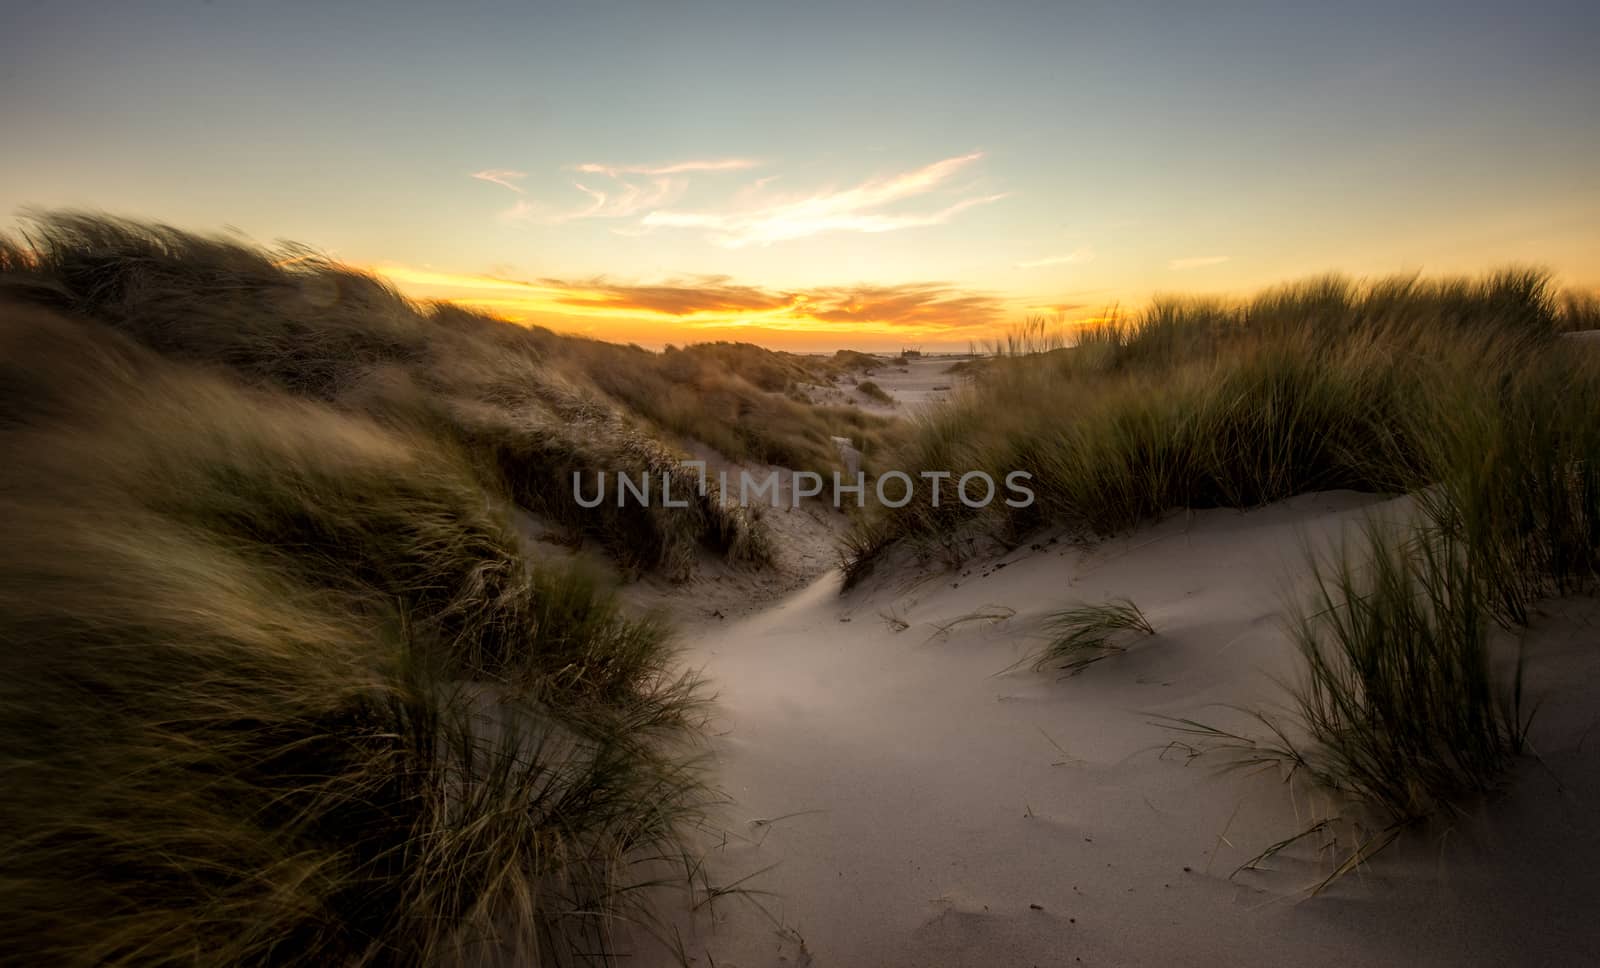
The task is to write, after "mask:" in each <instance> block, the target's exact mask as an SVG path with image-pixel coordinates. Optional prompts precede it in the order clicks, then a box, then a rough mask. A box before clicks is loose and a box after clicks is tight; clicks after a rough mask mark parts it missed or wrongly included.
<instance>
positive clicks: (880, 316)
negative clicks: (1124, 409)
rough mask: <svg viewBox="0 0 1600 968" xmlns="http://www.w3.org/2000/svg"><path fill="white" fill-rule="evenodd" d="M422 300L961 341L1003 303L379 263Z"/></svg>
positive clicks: (967, 295)
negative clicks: (521, 275) (523, 275)
mask: <svg viewBox="0 0 1600 968" xmlns="http://www.w3.org/2000/svg"><path fill="white" fill-rule="evenodd" d="M374 271H375V272H377V273H378V274H380V275H383V276H385V277H387V278H389V279H391V280H393V281H394V282H396V283H397V284H400V285H401V286H402V287H403V288H420V289H421V290H424V291H422V292H417V293H416V294H417V295H420V296H429V297H438V296H444V297H445V298H448V299H450V300H451V301H454V302H459V303H462V304H465V305H470V306H478V307H481V308H484V309H488V310H490V311H493V312H497V313H500V314H502V315H506V316H508V317H511V318H516V319H523V320H528V319H540V320H549V319H550V318H552V317H556V318H560V317H565V318H567V319H568V320H575V319H599V320H604V319H607V318H610V319H613V320H617V321H629V322H634V323H639V322H643V323H654V324H655V325H664V326H672V327H684V328H689V329H705V330H727V329H738V328H760V329H779V330H789V331H802V332H814V333H841V334H856V335H861V334H869V335H870V334H872V333H875V332H876V333H880V334H883V333H895V334H904V335H906V336H907V337H910V336H923V337H934V338H938V337H944V338H956V339H964V338H967V336H969V335H975V334H981V333H982V332H986V331H987V330H989V329H992V328H993V326H994V325H995V324H996V323H998V322H1000V321H1001V320H1002V319H1003V318H1004V317H1005V314H1006V306H1005V304H1004V303H1003V301H1002V300H1001V299H999V298H998V297H996V296H993V295H991V294H988V293H984V292H978V291H974V290H969V289H962V288H960V287H957V286H953V285H951V284H949V283H943V282H921V283H907V284H903V285H879V286H874V285H864V284H863V285H842V286H815V287H809V288H798V289H778V288H765V287H761V286H752V285H745V284H741V283H737V282H734V281H733V280H732V279H730V278H729V277H727V276H695V277H690V278H683V279H671V280H667V281H666V282H662V283H656V284H636V283H627V282H617V281H614V280H610V279H606V278H603V277H601V278H590V279H553V278H552V279H537V280H518V279H512V278H506V277H502V276H491V275H465V274H452V273H444V272H438V271H435V270H428V269H414V268H410V267H406V266H380V267H376V268H375V269H374Z"/></svg>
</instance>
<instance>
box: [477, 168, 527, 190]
mask: <svg viewBox="0 0 1600 968" xmlns="http://www.w3.org/2000/svg"><path fill="white" fill-rule="evenodd" d="M472 177H473V178H476V179H478V180H479V181H486V182H491V183H493V184H495V185H499V186H500V187H501V188H509V189H511V190H512V191H514V192H516V193H517V194H518V195H521V194H523V191H522V186H521V185H518V184H517V182H518V181H521V180H522V179H524V178H527V177H528V173H527V172H525V171H513V170H511V169H510V168H485V169H484V170H483V171H475V172H473V173H472Z"/></svg>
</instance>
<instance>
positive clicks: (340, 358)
mask: <svg viewBox="0 0 1600 968" xmlns="http://www.w3.org/2000/svg"><path fill="white" fill-rule="evenodd" d="M0 289H3V291H4V293H6V294H9V295H10V297H11V298H13V299H20V300H24V301H27V302H30V303H34V304H39V305H44V306H47V307H50V308H55V309H59V310H64V311H67V312H70V313H72V314H74V315H76V316H79V317H83V318H88V319H93V320H95V321H97V322H99V323H102V324H104V325H106V326H108V327H110V328H113V329H115V330H117V331H118V332H120V333H122V334H124V335H126V336H128V337H130V338H132V339H134V340H135V341H137V342H138V343H140V344H142V345H144V346H146V347H148V348H150V349H152V350H154V351H155V352H157V353H159V354H161V355H162V356H164V357H167V358H169V359H172V360H176V361H180V362H185V363H193V364H197V365H202V366H209V367H220V368H224V369H226V370H228V371H230V372H232V373H233V374H235V375H237V376H238V377H239V378H241V379H242V380H244V381H245V382H247V383H248V384H250V385H253V386H258V387H269V388H273V389H277V390H281V391H284V392H286V393H289V394H291V395H293V396H296V397H300V398H305V399H310V400H316V401H320V402H323V403H327V404H331V405H333V406H334V407H336V408H337V409H339V410H341V411H344V412H350V413H358V414H366V415H369V416H373V417H375V418H377V419H379V420H381V421H383V422H384V423H385V424H387V425H389V426H392V427H395V428H397V429H401V430H405V431H408V432H409V431H413V430H419V429H420V430H422V431H423V432H425V433H428V434H430V435H432V436H435V437H437V438H439V439H440V441H441V442H442V444H443V445H445V446H448V447H451V448H453V449H456V450H459V451H462V452H463V453H465V455H466V456H467V457H468V458H469V459H470V461H471V463H472V464H473V466H474V468H475V469H476V471H477V472H478V473H479V474H480V475H482V476H484V477H486V478H490V479H491V480H490V483H491V485H492V486H494V487H496V488H500V489H504V490H506V491H508V492H509V493H510V494H511V496H512V497H513V499H514V500H515V501H516V502H517V503H518V504H520V505H522V506H523V507H525V508H527V509H529V510H531V511H534V512H535V513H537V514H539V515H541V516H544V517H546V518H548V519H550V520H551V521H552V522H553V523H556V524H558V525H562V526H564V527H565V528H566V529H568V530H569V531H570V532H572V533H573V534H574V535H578V536H586V537H588V538H590V539H593V540H596V541H598V542H599V543H600V544H602V545H603V546H604V547H605V548H606V550H608V551H609V552H610V553H611V554H612V555H613V556H614V557H616V558H617V559H618V560H619V562H620V563H621V564H622V565H623V566H624V567H625V568H627V569H629V570H633V571H639V570H645V569H660V570H663V571H666V572H668V573H671V574H674V575H679V576H681V575H683V574H685V573H686V572H687V570H688V569H689V567H690V566H691V564H692V562H693V561H694V560H695V558H696V556H697V555H699V554H700V553H701V552H702V550H709V551H710V552H712V553H715V554H720V555H722V556H724V557H726V558H728V559H730V560H732V561H735V562H750V563H757V564H759V563H761V562H763V561H765V559H766V557H767V555H768V553H769V549H768V547H767V544H766V539H765V536H764V534H763V533H762V532H761V529H760V527H759V525H758V524H757V523H756V522H754V521H752V520H751V519H749V518H748V517H747V516H746V515H745V514H744V513H743V512H742V511H741V510H739V509H737V508H734V507H731V506H725V505H724V503H723V502H722V501H721V499H720V496H719V495H717V494H716V493H715V492H714V490H713V491H712V492H711V493H708V494H705V495H701V494H698V493H697V492H696V493H693V495H692V496H693V498H694V500H693V501H692V502H691V505H690V507H688V508H668V507H666V506H664V505H663V504H662V503H660V502H659V500H658V501H657V503H656V504H654V505H653V506H651V507H649V508H638V507H629V508H618V507H616V506H615V505H614V503H613V502H607V503H606V504H604V505H602V506H600V507H598V508H594V509H592V510H585V511H583V512H582V513H579V510H580V509H578V508H577V507H576V506H575V504H574V502H573V500H572V496H571V494H572V478H571V475H572V472H573V471H575V470H582V471H585V472H590V473H592V472H596V471H604V472H606V473H608V474H609V473H611V472H614V471H622V472H625V473H628V474H630V475H631V476H634V477H635V478H636V477H637V476H638V475H639V474H641V473H651V474H653V475H657V476H659V474H660V473H662V472H668V473H671V472H672V471H673V470H674V468H675V465H676V462H677V460H678V459H679V458H680V457H682V456H684V454H685V453H686V452H687V451H689V450H692V449H694V447H695V445H697V444H704V445H708V446H710V447H712V448H714V449H715V450H717V451H719V452H721V453H722V454H723V456H725V457H727V458H729V459H732V460H750V461H757V462H761V463H777V464H781V465H784V466H788V467H792V468H797V469H800V468H803V469H811V470H818V471H822V472H827V471H831V469H833V468H834V467H836V466H837V465H838V452H837V449H836V448H835V447H834V445H833V443H832V441H831V439H830V438H831V437H833V436H846V437H850V438H851V439H852V440H854V441H855V442H856V444H857V446H858V447H859V448H860V449H861V450H863V451H864V452H866V453H868V454H876V453H877V451H878V450H880V449H881V448H882V446H883V443H884V441H885V440H886V435H887V434H888V432H889V431H888V428H889V427H890V426H891V424H890V422H889V421H887V420H886V419H884V418H882V417H878V416H874V415H871V414H865V413H862V412H861V411H859V410H857V409H855V408H850V407H814V406H810V405H807V404H804V403H801V402H797V401H796V400H794V399H791V398H789V397H788V396H786V395H785V393H784V392H783V391H784V390H785V389H787V388H789V387H791V386H794V385H797V384H798V383H799V382H804V381H815V382H826V381H827V380H829V379H830V378H831V377H832V376H835V375H838V374H840V373H844V372H847V371H850V370H852V369H854V368H856V367H858V366H859V365H860V364H861V363H862V362H863V359H862V358H860V357H859V355H850V354H843V355H840V356H837V357H835V358H832V359H826V358H811V357H800V356H795V355H793V354H780V353H773V352H771V351H768V350H764V349H761V348H759V347H755V346H751V345H749V344H731V343H718V344H705V345H701V346H692V347H687V348H684V349H681V350H678V349H672V350H669V351H668V352H666V353H651V352H648V351H645V350H642V349H639V348H637V347H628V346H617V345H613V344H608V343H601V342H598V341H594V340H587V339H579V338H573V337H564V336H558V335H557V334H555V333H552V332H549V331H547V330H540V329H537V328H528V327H520V326H514V325H510V324H507V323H504V322H501V321H498V320H495V319H492V318H489V317H486V316H482V315H479V314H477V313H473V312H470V311H467V310H464V309H462V308H460V307H457V306H451V305H434V306H426V305H417V304H414V303H411V302H409V301H407V300H405V299H404V298H402V297H401V296H400V295H399V294H398V293H396V292H395V291H394V290H393V289H391V288H390V287H389V286H388V285H386V284H385V283H383V282H381V281H380V280H378V279H377V278H375V277H373V276H371V275H367V274H364V273H361V272H358V271H355V270H352V269H350V268H349V267H346V266H342V265H339V264H337V263H334V262H332V261H330V260H328V259H326V258H324V257H322V256H320V255H318V254H316V253H315V252H312V251H310V250H307V249H305V248H302V247H294V246H288V247H283V248H281V249H280V250H277V251H267V250H264V249H261V248H258V247H256V246H253V245H249V244H245V243H243V242H239V241H236V240H231V239H224V238H214V237H202V236H197V235H193V234H190V233H187V232H183V231H179V230H177V229H174V228H170V227H167V226H161V225H151V224H146V223H140V222H133V221H128V220H120V219H114V218H109V217H105V216H98V215H86V214H74V213H52V214H48V215H41V216H38V217H36V218H34V219H33V220H32V221H31V222H30V223H29V224H28V228H27V231H26V235H25V236H24V237H23V238H21V239H16V240H6V239H0ZM867 359H871V358H867ZM677 484H678V486H675V488H674V493H675V494H677V495H680V496H682V495H686V494H690V493H691V489H690V488H689V487H688V486H687V484H686V482H684V481H680V482H677Z"/></svg>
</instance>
